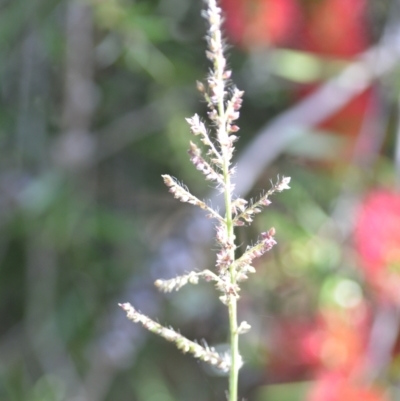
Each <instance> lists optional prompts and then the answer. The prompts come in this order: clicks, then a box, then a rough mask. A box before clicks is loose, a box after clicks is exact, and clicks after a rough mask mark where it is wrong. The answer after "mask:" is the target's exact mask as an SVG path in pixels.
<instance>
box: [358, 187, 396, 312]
mask: <svg viewBox="0 0 400 401" xmlns="http://www.w3.org/2000/svg"><path fill="white" fill-rule="evenodd" d="M354 240H355V248H356V250H357V252H358V255H359V259H360V266H361V268H362V269H363V270H364V273H365V277H366V279H367V280H368V281H369V282H370V284H371V285H372V286H373V287H374V288H375V289H376V290H377V291H378V294H379V295H381V296H382V297H383V299H384V300H386V301H390V302H395V303H397V304H400V291H399V288H400V195H399V194H397V193H394V192H390V191H385V190H376V191H373V192H371V193H370V194H369V195H368V196H367V197H366V198H365V199H364V201H363V202H362V204H361V205H360V208H359V210H358V213H357V216H356V223H355V233H354Z"/></svg>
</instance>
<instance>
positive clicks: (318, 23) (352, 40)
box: [302, 0, 368, 58]
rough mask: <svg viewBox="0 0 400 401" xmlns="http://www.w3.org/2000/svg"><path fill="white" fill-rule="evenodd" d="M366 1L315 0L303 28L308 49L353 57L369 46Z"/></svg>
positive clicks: (331, 54) (305, 46)
mask: <svg viewBox="0 0 400 401" xmlns="http://www.w3.org/2000/svg"><path fill="white" fill-rule="evenodd" d="M365 10H366V0H351V1H349V0H323V1H318V2H315V5H314V7H312V10H311V13H310V17H309V18H308V20H307V24H306V26H305V31H304V42H303V44H302V46H303V48H304V49H305V50H308V51H311V52H313V53H318V54H325V55H328V56H336V57H343V58H351V57H353V56H355V55H356V54H358V53H360V52H362V51H364V50H365V48H366V47H367V46H368V39H367V32H366V24H365V22H366V21H365Z"/></svg>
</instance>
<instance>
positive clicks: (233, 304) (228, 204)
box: [214, 30, 240, 401]
mask: <svg viewBox="0 0 400 401" xmlns="http://www.w3.org/2000/svg"><path fill="white" fill-rule="evenodd" d="M214 35H215V36H214V39H215V41H216V43H221V44H222V40H221V31H220V30H217V31H216V32H215V33H214ZM221 48H222V45H221ZM221 58H223V55H221ZM214 68H215V71H216V75H217V82H222V83H223V82H224V78H223V73H224V65H222V63H220V59H219V58H218V57H217V58H216V60H215V63H214ZM224 89H225V88H223V90H222V93H221V94H220V98H219V101H218V114H219V117H220V122H219V124H220V125H219V130H226V121H227V116H226V110H225V105H224ZM224 134H226V135H228V133H227V132H226V133H224ZM221 153H222V161H223V168H222V170H223V175H224V183H225V193H224V195H225V222H226V231H227V235H228V243H229V244H232V248H231V249H230V251H229V252H230V256H231V260H232V261H234V260H235V246H234V242H235V235H234V231H233V217H232V199H231V190H230V188H231V177H230V171H229V167H230V160H229V156H228V155H227V151H226V149H225V148H224V146H221ZM229 273H230V282H231V284H232V287H233V288H234V287H235V285H236V270H235V264H234V263H232V264H231V266H230V268H229ZM228 311H229V331H230V346H231V370H230V374H229V401H237V399H238V376H239V368H240V360H239V359H240V355H239V334H238V324H237V299H236V296H235V295H234V294H231V295H229V299H228Z"/></svg>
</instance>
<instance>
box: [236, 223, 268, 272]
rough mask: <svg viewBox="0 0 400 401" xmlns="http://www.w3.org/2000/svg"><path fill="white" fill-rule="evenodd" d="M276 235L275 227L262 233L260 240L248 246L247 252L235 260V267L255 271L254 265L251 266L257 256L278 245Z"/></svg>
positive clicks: (240, 269) (243, 270)
mask: <svg viewBox="0 0 400 401" xmlns="http://www.w3.org/2000/svg"><path fill="white" fill-rule="evenodd" d="M274 235H275V228H273V227H272V228H271V229H270V230H269V231H267V232H264V233H261V239H260V241H258V242H257V243H256V244H255V245H254V246H252V247H249V248H247V249H246V251H245V253H244V254H243V255H242V256H241V257H240V258H238V259H236V260H235V261H234V262H233V264H232V265H233V268H234V269H235V270H236V271H241V272H242V273H254V272H255V270H254V267H252V266H251V263H252V262H253V260H254V259H255V258H259V257H260V256H262V255H263V254H264V253H265V252H267V251H269V250H270V249H271V248H272V247H273V246H274V245H276V241H275V239H274Z"/></svg>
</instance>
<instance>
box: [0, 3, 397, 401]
mask: <svg viewBox="0 0 400 401" xmlns="http://www.w3.org/2000/svg"><path fill="white" fill-rule="evenodd" d="M221 3H222V5H223V7H224V9H225V11H226V17H227V19H226V31H227V42H230V43H232V46H231V47H230V48H229V53H230V63H231V66H232V69H233V77H234V81H235V82H236V83H237V84H238V86H239V88H240V89H243V90H245V99H244V106H243V109H242V113H241V122H240V126H241V130H240V132H239V133H240V141H239V142H238V155H237V156H238V157H240V156H241V155H242V154H244V153H243V152H245V151H246V150H248V149H249V148H250V147H251V144H252V143H253V142H254V141H255V140H256V138H258V137H259V136H260V135H262V134H263V131H262V127H265V126H266V127H268V126H270V125H269V124H271V123H272V122H274V121H277V120H276V118H278V119H280V121H283V122H285V121H286V120H287V121H288V122H287V126H288V127H289V129H291V130H292V131H293V132H299V133H300V134H299V135H297V138H296V139H295V140H287V143H286V145H285V146H284V147H283V150H282V151H281V150H280V149H281V148H279V146H278V147H277V146H276V144H277V143H278V142H279V141H281V140H282V138H283V137H284V136H285V135H287V132H283V131H277V132H273V135H270V136H269V143H268V146H266V147H265V148H259V149H257V152H258V153H257V159H258V160H263V158H265V159H266V160H272V162H268V163H266V164H268V166H267V167H266V168H265V169H264V171H263V173H262V174H261V175H259V174H257V176H256V177H254V176H251V174H252V170H251V168H249V172H248V174H249V176H248V178H249V179H254V178H255V181H256V184H255V185H254V186H253V188H252V189H251V191H250V193H249V194H247V195H248V196H250V197H254V198H257V196H258V195H259V193H260V192H262V190H263V189H268V188H269V186H270V182H269V180H270V179H272V180H275V178H276V175H277V174H278V173H279V174H283V175H285V176H291V177H292V181H291V183H292V184H291V186H292V189H291V191H288V192H287V193H284V194H282V195H281V196H279V197H276V198H273V199H272V201H273V203H272V205H271V206H269V207H268V208H267V210H266V211H265V213H264V214H262V215H260V216H258V218H257V221H256V224H255V225H254V226H253V229H252V230H253V231H250V233H249V231H248V230H247V229H246V230H241V229H238V231H237V236H238V238H239V239H240V240H241V242H242V243H243V244H247V243H249V242H251V241H255V239H256V238H257V235H258V233H259V232H260V231H265V230H266V229H267V228H269V227H271V226H274V227H275V228H276V230H277V239H278V246H277V247H276V249H275V250H274V252H273V253H271V254H270V255H269V256H268V257H266V258H264V259H262V260H261V261H260V262H259V264H258V269H257V270H258V271H257V274H256V276H253V277H251V279H250V280H249V281H248V282H247V283H246V284H245V286H244V288H243V290H242V298H241V303H240V318H241V319H243V320H246V321H248V322H249V323H250V324H251V325H252V330H251V331H250V333H249V334H246V335H245V336H243V337H242V339H241V349H242V354H243V358H244V361H245V364H244V366H243V368H242V370H241V383H240V387H241V396H242V397H244V398H246V399H249V400H255V401H267V400H273V401H299V400H304V401H339V400H340V401H359V400H363V401H365V400H367V401H383V400H396V399H397V398H398V397H399V394H398V389H397V385H398V381H399V348H400V346H399V339H398V336H399V312H398V309H399V300H398V292H399V289H398V285H397V284H398V282H399V271H398V267H399V261H400V256H399V250H398V249H399V238H400V237H399V233H400V224H398V221H399V217H398V215H397V214H398V209H399V206H398V204H399V195H398V193H397V192H396V191H397V189H398V188H397V187H398V182H399V176H398V175H399V150H398V148H399V144H398V143H399V141H398V135H399V132H400V131H399V128H398V120H399V117H398V89H399V85H398V79H397V77H398V69H399V67H398V66H399V65H400V63H398V64H395V65H394V66H393V67H392V68H389V69H387V72H386V73H385V74H384V75H382V74H381V75H379V76H378V77H377V79H370V80H369V81H368V85H366V86H367V87H366V89H365V90H364V91H363V92H362V93H358V92H357V91H355V92H354V95H352V92H351V91H352V90H353V87H352V86H351V82H350V83H349V82H347V84H348V86H346V85H347V84H346V81H343V82H342V81H340V82H342V83H343V85H344V87H343V88H344V90H347V91H348V92H349V93H350V97H349V99H350V100H349V102H348V104H347V106H345V107H339V108H338V109H337V110H335V112H333V113H330V114H329V115H325V114H324V116H325V117H324V118H321V119H320V120H318V121H319V122H318V123H315V124H309V123H307V124H306V123H304V124H303V121H302V118H304V121H309V119H308V117H309V116H307V115H301V116H300V117H296V118H297V120H296V121H295V122H293V119H292V120H291V118H292V117H290V110H293V109H295V108H296V107H298V106H300V105H302V104H304V103H306V102H307V101H309V99H310V98H311V97H312V94H313V93H315V92H318V90H321V88H325V87H327V86H329V85H330V84H331V83H332V82H333V80H334V78H335V77H336V76H337V74H340V73H342V72H343V71H345V70H346V68H348V67H349V66H352V65H353V63H354V62H355V60H356V59H357V57H358V56H359V55H360V54H362V53H364V52H367V51H368V50H369V49H370V48H372V47H373V46H384V45H385V43H387V42H388V41H389V39H391V38H393V37H396V35H399V33H398V31H397V30H396V29H395V27H396V26H400V21H399V20H400V11H399V10H398V9H397V8H396V2H395V1H394V0H393V1H389V0H387V1H375V0H371V1H369V2H368V1H367V0H352V1H349V0H223V1H222V2H221ZM201 5H202V4H201V2H199V1H197V0H137V1H133V0H81V1H80V0H65V1H61V0H40V1H33V0H31V1H26V0H13V1H7V0H3V1H1V2H0V11H1V12H0V88H1V89H0V205H1V207H0V234H1V235H0V296H1V303H0V308H1V315H0V316H1V318H0V399H1V400H7V401H8V400H10V401H25V400H28V401H64V400H75V401H77V400H79V401H107V400H113V401H125V400H137V401H158V400H163V401H169V400H171V401H172V400H182V401H183V400H189V399H190V400H193V401H196V400H198V401H200V400H201V401H204V400H210V401H211V400H220V399H223V397H224V396H225V395H224V391H225V388H226V378H225V377H221V376H218V374H217V372H214V371H211V370H209V369H208V368H207V367H205V366H203V365H200V364H198V363H197V362H196V361H194V360H193V359H191V358H190V357H187V356H184V355H181V354H180V353H179V352H178V351H176V350H175V349H174V348H173V347H172V346H171V345H170V344H167V343H164V342H163V341H162V340H160V339H158V338H155V337H153V336H152V335H148V334H147V333H145V332H144V330H142V329H141V328H140V327H135V326H134V325H132V324H131V323H130V322H128V321H127V320H126V318H125V317H124V314H123V312H122V311H120V310H119V308H118V306H117V303H118V302H125V301H129V302H132V303H134V304H135V306H137V307H138V308H140V309H141V310H142V311H144V312H145V313H147V314H149V315H150V316H151V317H152V318H154V319H158V320H159V321H160V322H162V323H166V324H167V325H168V324H171V325H173V326H174V327H175V328H179V329H180V330H181V332H182V333H184V334H185V335H187V336H188V337H190V338H197V339H198V340H200V341H201V339H205V340H206V341H207V342H208V343H209V344H210V345H215V346H216V347H217V349H220V350H222V351H223V350H224V349H226V341H227V326H226V325H227V317H226V316H225V315H224V309H223V308H222V307H221V305H220V304H219V301H218V299H217V296H215V294H214V292H213V289H212V287H211V286H209V285H207V284H204V283H203V284H199V285H198V286H195V287H192V288H184V289H183V290H182V291H180V292H179V293H174V294H170V295H167V296H165V295H160V294H158V293H157V292H156V291H155V290H154V288H153V281H154V280H155V279H156V278H170V277H173V276H174V275H175V274H177V273H181V272H182V270H193V269H195V268H196V267H198V268H201V267H208V268H213V265H214V260H213V258H214V254H215V246H214V245H213V242H212V232H211V231H210V230H209V227H208V226H207V223H206V220H205V219H203V218H204V216H201V218H200V217H199V216H198V215H197V214H196V213H194V211H193V210H192V209H191V208H190V207H185V206H184V205H182V204H180V203H178V202H175V201H174V200H173V199H172V197H170V196H169V194H168V191H167V189H166V188H165V187H164V186H163V184H162V180H161V177H160V176H161V174H164V173H168V174H171V175H176V176H179V177H180V178H182V180H183V181H184V182H186V183H187V184H190V188H191V189H192V191H193V192H195V193H196V195H197V196H199V197H201V198H211V197H212V198H213V202H215V204H217V203H218V197H215V196H214V195H213V193H212V189H211V188H210V187H209V186H208V185H207V183H205V182H204V181H203V178H202V176H201V175H200V174H198V173H197V172H196V170H195V168H194V167H193V166H192V165H191V164H190V162H189V159H188V157H187V153H186V151H187V148H188V143H189V140H190V133H189V129H188V127H187V124H186V122H185V119H184V118H185V117H190V116H191V115H193V113H194V112H197V113H199V114H202V113H204V112H205V105H204V104H202V103H199V99H200V96H198V94H197V93H196V88H195V81H196V80H197V79H202V77H203V76H204V75H205V74H207V69H208V63H207V60H206V58H205V56H204V50H205V44H204V41H203V37H204V35H205V26H204V23H203V20H202V18H201V17H200V10H201ZM398 57H399V61H400V56H398ZM383 61H385V60H383ZM381 62H382V60H381V59H379V58H378V57H377V58H376V63H375V64H376V65H375V67H376V69H377V70H378V66H379V65H380V64H379V63H381ZM357 78H358V77H357V76H355V77H353V80H354V81H356V80H357ZM343 88H342V89H343ZM339 92H340V91H338V90H337V88H336V92H335V90H332V91H331V92H330V93H331V102H332V103H335V101H336V100H337V97H338V96H339ZM340 93H341V92H340ZM324 107H325V105H324V104H319V103H316V104H314V105H313V108H312V111H313V115H315V116H318V115H319V113H323V112H324V110H325V109H324ZM274 118H275V120H274ZM285 119H286V120H285ZM288 132H289V131H288ZM242 167H246V166H242ZM246 171H247V170H246ZM239 184H240V183H238V187H240V185H239ZM240 195H241V196H244V195H246V194H244V193H243V194H240ZM204 221H205V223H202V222H204ZM241 251H242V250H240V249H239V250H238V252H241ZM396 397H397V398H396Z"/></svg>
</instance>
